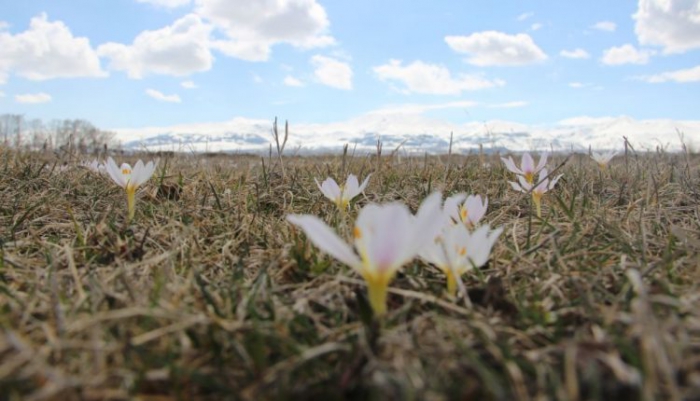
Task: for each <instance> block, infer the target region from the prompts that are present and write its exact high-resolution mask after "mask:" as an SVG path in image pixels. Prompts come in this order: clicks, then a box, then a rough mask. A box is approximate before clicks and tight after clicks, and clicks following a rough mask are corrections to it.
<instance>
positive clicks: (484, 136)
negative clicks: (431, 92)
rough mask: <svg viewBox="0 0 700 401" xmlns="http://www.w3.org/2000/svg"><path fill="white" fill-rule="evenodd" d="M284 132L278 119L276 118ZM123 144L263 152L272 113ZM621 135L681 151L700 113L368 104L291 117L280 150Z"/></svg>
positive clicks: (587, 140)
mask: <svg viewBox="0 0 700 401" xmlns="http://www.w3.org/2000/svg"><path fill="white" fill-rule="evenodd" d="M279 130H280V134H281V135H283V134H284V124H280V125H279ZM115 131H116V132H117V139H118V140H119V141H120V142H121V144H122V147H123V148H124V149H126V150H149V151H176V152H232V153H235V152H247V153H249V152H255V153H257V152H267V151H268V150H269V147H270V145H271V144H272V147H273V149H274V147H275V144H274V138H273V135H272V120H269V121H268V120H255V119H247V118H241V117H239V118H234V119H232V120H229V121H225V122H219V123H204V124H184V125H178V126H171V127H148V128H140V129H116V130H115ZM624 137H626V138H627V140H628V142H629V144H630V145H631V146H632V147H634V149H636V150H638V151H639V150H641V151H654V150H656V149H664V150H666V151H679V150H681V149H682V146H683V143H685V145H687V146H688V147H690V148H693V147H694V146H698V145H700V121H677V120H667V119H657V120H635V119H633V118H631V117H628V116H619V117H602V118H594V117H576V118H570V119H567V120H562V121H559V122H557V123H555V124H550V125H527V124H521V123H516V122H509V121H498V120H495V121H486V122H467V123H463V124H453V123H449V122H446V121H444V120H438V119H431V118H429V117H426V116H425V115H423V114H413V113H391V112H386V113H384V112H373V113H368V114H365V115H362V116H360V117H357V118H354V119H351V120H348V121H344V122H340V123H327V124H295V123H293V122H291V123H290V125H289V139H288V142H287V145H286V152H285V154H292V153H297V154H308V153H334V152H339V151H341V150H342V149H343V147H344V146H345V145H346V144H347V145H349V147H350V149H354V150H355V151H360V152H375V151H376V146H377V141H381V143H382V148H383V149H384V151H385V152H387V151H389V152H390V151H392V150H394V149H401V151H402V152H406V153H424V152H428V153H433V154H440V153H447V152H448V149H449V147H450V140H451V141H452V152H453V153H469V152H473V151H476V150H478V149H479V147H480V146H482V147H483V149H484V151H486V152H494V151H499V152H506V151H513V152H518V151H534V150H547V151H561V152H570V151H583V150H588V149H589V147H590V148H592V149H593V150H621V149H623V148H624Z"/></svg>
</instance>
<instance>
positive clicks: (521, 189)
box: [508, 176, 527, 192]
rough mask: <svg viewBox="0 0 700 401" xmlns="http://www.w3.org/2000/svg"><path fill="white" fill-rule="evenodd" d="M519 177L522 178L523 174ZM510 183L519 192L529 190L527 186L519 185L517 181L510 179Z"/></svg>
mask: <svg viewBox="0 0 700 401" xmlns="http://www.w3.org/2000/svg"><path fill="white" fill-rule="evenodd" d="M518 177H519V178H522V176H518ZM508 183H509V184H510V186H511V188H513V189H514V190H516V191H518V192H527V190H526V189H525V188H523V187H521V186H520V185H518V184H517V183H515V182H513V181H508Z"/></svg>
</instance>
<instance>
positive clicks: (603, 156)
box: [591, 150, 617, 170]
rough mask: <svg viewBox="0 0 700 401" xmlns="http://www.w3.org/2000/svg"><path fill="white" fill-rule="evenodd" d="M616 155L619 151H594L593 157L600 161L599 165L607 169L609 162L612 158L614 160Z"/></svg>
mask: <svg viewBox="0 0 700 401" xmlns="http://www.w3.org/2000/svg"><path fill="white" fill-rule="evenodd" d="M615 155H617V152H615V151H614V150H611V151H609V152H606V153H598V152H593V154H592V155H591V158H592V159H593V160H595V162H596V163H598V167H600V169H601V170H605V169H606V168H607V167H608V163H610V160H612V158H613V157H615Z"/></svg>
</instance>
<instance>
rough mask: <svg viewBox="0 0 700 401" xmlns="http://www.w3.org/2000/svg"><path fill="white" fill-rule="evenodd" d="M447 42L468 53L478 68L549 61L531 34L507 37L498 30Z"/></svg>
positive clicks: (461, 51) (452, 38)
mask: <svg viewBox="0 0 700 401" xmlns="http://www.w3.org/2000/svg"><path fill="white" fill-rule="evenodd" d="M445 42H447V45H448V46H450V48H452V50H454V51H456V52H457V53H468V54H470V55H471V56H470V57H469V58H468V59H467V62H468V63H470V64H474V65H478V66H491V65H523V64H530V63H534V62H537V61H542V60H545V59H546V58H547V55H546V54H545V53H544V52H543V51H542V49H540V48H539V47H537V45H536V44H535V42H534V41H533V40H532V38H531V37H530V35H528V34H524V33H519V34H517V35H508V34H505V33H503V32H497V31H484V32H477V33H473V34H471V35H469V36H446V37H445Z"/></svg>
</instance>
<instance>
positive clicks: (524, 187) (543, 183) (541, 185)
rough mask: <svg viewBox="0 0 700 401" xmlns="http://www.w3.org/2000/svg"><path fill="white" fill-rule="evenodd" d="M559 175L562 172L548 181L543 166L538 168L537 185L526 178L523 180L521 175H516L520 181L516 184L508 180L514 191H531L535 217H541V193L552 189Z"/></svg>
mask: <svg viewBox="0 0 700 401" xmlns="http://www.w3.org/2000/svg"><path fill="white" fill-rule="evenodd" d="M561 176H562V174H559V175H558V176H556V177H554V178H553V179H552V180H551V181H550V180H549V178H547V169H546V168H543V169H542V170H540V176H539V180H538V183H537V185H533V184H532V183H529V182H527V180H525V179H524V178H523V177H522V176H518V181H519V182H520V183H519V184H518V183H515V182H512V181H510V186H511V187H513V189H515V190H516V191H520V192H530V191H532V200H533V202H535V206H536V207H537V217H542V203H541V202H542V195H544V194H545V193H546V192H547V191H549V190H552V189H554V186H555V185H557V181H559V178H561Z"/></svg>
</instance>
